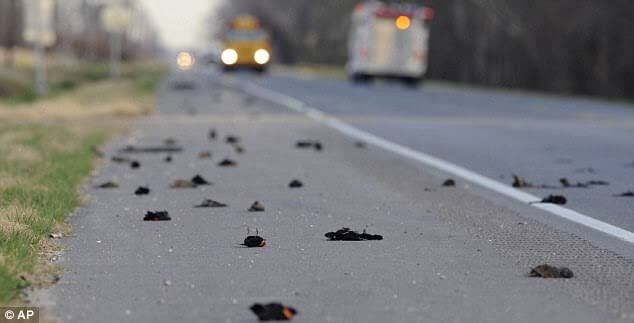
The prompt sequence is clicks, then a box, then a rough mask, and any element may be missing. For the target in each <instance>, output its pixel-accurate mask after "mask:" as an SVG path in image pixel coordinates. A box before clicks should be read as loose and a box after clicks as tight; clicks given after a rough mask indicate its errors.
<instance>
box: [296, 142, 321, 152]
mask: <svg viewBox="0 0 634 323" xmlns="http://www.w3.org/2000/svg"><path fill="white" fill-rule="evenodd" d="M295 147H297V148H300V149H306V148H314V149H315V150H317V151H321V150H322V149H323V146H322V144H321V142H320V141H317V140H298V141H297V142H296V143H295Z"/></svg>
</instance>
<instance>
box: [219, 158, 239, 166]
mask: <svg viewBox="0 0 634 323" xmlns="http://www.w3.org/2000/svg"><path fill="white" fill-rule="evenodd" d="M237 165H238V163H237V162H235V161H233V160H231V159H229V158H225V159H223V160H222V161H221V162H219V163H218V166H220V167H235V166H237Z"/></svg>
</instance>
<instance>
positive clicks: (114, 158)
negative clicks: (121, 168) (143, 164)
mask: <svg viewBox="0 0 634 323" xmlns="http://www.w3.org/2000/svg"><path fill="white" fill-rule="evenodd" d="M110 160H111V161H112V162H115V163H126V164H127V163H130V162H132V160H130V159H129V158H126V157H122V156H112V157H111V158H110Z"/></svg>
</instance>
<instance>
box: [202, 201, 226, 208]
mask: <svg viewBox="0 0 634 323" xmlns="http://www.w3.org/2000/svg"><path fill="white" fill-rule="evenodd" d="M226 206H227V204H225V203H222V202H218V201H214V200H212V199H206V200H204V201H202V203H200V204H198V205H196V206H194V207H198V208H203V207H226Z"/></svg>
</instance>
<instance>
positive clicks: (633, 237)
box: [244, 83, 634, 243]
mask: <svg viewBox="0 0 634 323" xmlns="http://www.w3.org/2000/svg"><path fill="white" fill-rule="evenodd" d="M244 90H245V91H249V92H251V94H253V95H255V96H259V97H261V98H264V99H266V100H269V101H271V102H274V103H277V104H280V105H282V106H285V107H287V108H290V109H291V110H293V111H296V112H299V113H303V114H305V115H306V116H308V117H309V118H311V119H314V120H317V121H320V122H323V123H324V124H326V125H328V126H329V127H331V128H333V129H336V130H338V131H339V132H341V133H343V134H345V135H348V136H350V137H353V138H356V139H360V140H363V141H365V142H366V143H369V144H373V145H376V146H378V147H381V148H383V149H385V150H387V151H391V152H393V153H396V154H398V155H401V156H404V157H407V158H410V159H413V160H416V161H418V162H421V163H423V164H426V165H428V166H431V167H435V168H437V169H440V170H442V171H444V172H447V173H449V174H453V175H455V176H458V177H460V178H462V179H465V180H467V181H470V182H472V183H475V184H477V185H480V186H482V187H485V188H488V189H490V190H492V191H494V192H497V193H500V194H502V195H504V196H507V197H510V198H512V199H515V200H518V201H520V202H523V203H529V202H534V201H538V200H541V198H539V197H537V196H535V195H533V194H529V193H526V192H524V191H521V190H518V189H516V188H513V187H511V186H508V185H506V184H503V183H500V182H498V181H496V180H493V179H491V178H488V177H486V176H483V175H480V174H478V173H476V172H473V171H471V170H468V169H466V168H464V167H461V166H458V165H456V164H453V163H450V162H448V161H446V160H442V159H440V158H437V157H434V156H431V155H428V154H425V153H422V152H420V151H416V150H413V149H411V148H408V147H405V146H402V145H399V144H397V143H394V142H391V141H388V140H386V139H383V138H381V137H378V136H375V135H373V134H371V133H368V132H365V131H363V130H361V129H358V128H355V127H353V126H351V125H349V124H347V123H345V122H343V121H341V120H339V119H336V118H333V117H331V116H328V115H327V114H325V113H323V112H321V111H319V110H317V109H314V108H311V107H310V106H309V105H308V104H306V103H304V102H302V101H300V100H298V99H295V98H293V97H290V96H288V95H285V94H282V93H279V92H275V91H272V90H269V89H266V88H264V87H261V86H259V85H256V84H253V83H247V84H245V85H244ZM531 205H532V206H533V207H536V208H538V209H542V210H544V211H546V212H549V213H552V214H554V215H557V216H559V217H562V218H564V219H567V220H570V221H572V222H575V223H578V224H581V225H584V226H587V227H589V228H592V229H595V230H598V231H601V232H603V233H606V234H608V235H611V236H613V237H616V238H618V239H621V240H623V241H626V242H629V243H634V233H632V232H630V231H627V230H625V229H621V228H619V227H617V226H614V225H611V224H609V223H606V222H603V221H599V220H597V219H595V218H592V217H590V216H587V215H584V214H581V213H579V212H577V211H574V210H571V209H568V208H565V207H561V206H559V205H554V204H546V203H540V204H531Z"/></svg>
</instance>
